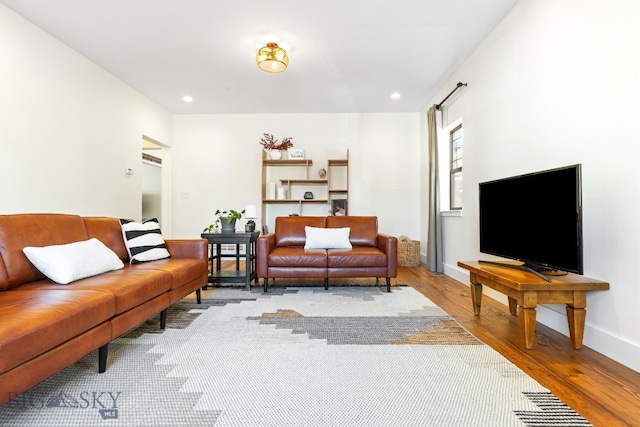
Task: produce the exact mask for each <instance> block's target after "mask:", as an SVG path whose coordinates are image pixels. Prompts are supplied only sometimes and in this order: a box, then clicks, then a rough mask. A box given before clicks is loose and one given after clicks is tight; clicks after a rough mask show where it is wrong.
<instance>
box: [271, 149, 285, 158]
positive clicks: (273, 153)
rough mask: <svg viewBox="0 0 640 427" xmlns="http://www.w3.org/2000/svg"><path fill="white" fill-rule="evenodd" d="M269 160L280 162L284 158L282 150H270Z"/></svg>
mask: <svg viewBox="0 0 640 427" xmlns="http://www.w3.org/2000/svg"><path fill="white" fill-rule="evenodd" d="M269 158H270V159H271V160H280V159H281V158H282V151H281V150H269Z"/></svg>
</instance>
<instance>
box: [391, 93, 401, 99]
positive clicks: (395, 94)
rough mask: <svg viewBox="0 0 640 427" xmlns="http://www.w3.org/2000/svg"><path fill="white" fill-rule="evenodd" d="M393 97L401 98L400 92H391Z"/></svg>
mask: <svg viewBox="0 0 640 427" xmlns="http://www.w3.org/2000/svg"><path fill="white" fill-rule="evenodd" d="M391 99H400V94H399V93H398V92H394V93H392V94H391Z"/></svg>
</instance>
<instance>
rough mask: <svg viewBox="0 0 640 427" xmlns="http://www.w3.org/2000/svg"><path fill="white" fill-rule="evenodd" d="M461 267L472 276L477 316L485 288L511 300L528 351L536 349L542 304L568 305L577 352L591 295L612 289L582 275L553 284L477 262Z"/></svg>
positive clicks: (556, 279)
mask: <svg viewBox="0 0 640 427" xmlns="http://www.w3.org/2000/svg"><path fill="white" fill-rule="evenodd" d="M506 263H509V262H506ZM513 264H514V265H520V264H521V263H518V262H513ZM458 266H460V267H462V268H464V269H465V270H469V272H470V273H471V274H470V277H469V279H470V281H471V301H472V303H473V311H474V313H475V315H476V316H479V315H480V305H481V302H482V286H488V287H489V288H491V289H495V290H496V291H498V292H501V293H503V294H505V295H506V296H507V297H508V298H509V311H510V312H511V314H512V315H514V316H515V315H516V310H517V313H518V316H519V318H520V329H521V331H522V337H523V338H524V346H525V348H526V349H532V348H533V343H534V332H535V328H536V306H537V305H538V304H566V305H567V319H568V321H569V337H570V339H571V344H572V345H573V347H574V348H576V349H579V348H580V347H582V337H583V335H584V321H585V317H586V314H587V313H586V311H585V308H586V306H587V291H601V290H607V289H609V283H607V282H602V281H600V280H595V279H590V278H588V277H584V276H580V275H578V274H571V273H569V274H567V275H566V276H554V277H551V279H552V280H551V282H546V281H544V280H542V279H540V278H539V277H537V276H535V275H534V274H532V273H529V272H526V271H522V270H516V269H512V268H508V267H502V266H498V265H493V264H485V263H480V262H477V261H459V262H458Z"/></svg>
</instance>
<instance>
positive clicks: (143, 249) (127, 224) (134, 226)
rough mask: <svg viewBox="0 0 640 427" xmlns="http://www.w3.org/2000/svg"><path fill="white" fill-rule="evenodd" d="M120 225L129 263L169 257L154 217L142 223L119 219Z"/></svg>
mask: <svg viewBox="0 0 640 427" xmlns="http://www.w3.org/2000/svg"><path fill="white" fill-rule="evenodd" d="M120 225H121V226H122V236H123V237H124V243H125V246H126V247H127V252H129V260H130V262H131V264H137V263H140V262H145V261H155V260H157V259H164V258H169V257H170V255H169V251H167V245H166V244H165V243H164V239H163V238H162V232H161V231H160V224H158V220H157V219H156V218H152V219H149V220H147V221H145V222H143V223H139V222H134V221H130V220H128V219H121V220H120Z"/></svg>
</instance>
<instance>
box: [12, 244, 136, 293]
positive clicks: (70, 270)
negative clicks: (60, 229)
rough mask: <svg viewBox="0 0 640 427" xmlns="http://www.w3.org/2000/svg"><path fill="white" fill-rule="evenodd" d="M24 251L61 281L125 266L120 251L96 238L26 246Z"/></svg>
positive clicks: (53, 278)
mask: <svg viewBox="0 0 640 427" xmlns="http://www.w3.org/2000/svg"><path fill="white" fill-rule="evenodd" d="M22 252H24V254H25V255H26V257H27V258H28V259H29V261H31V263H32V264H33V265H34V266H35V267H36V268H37V269H38V270H40V271H41V272H42V274H44V275H45V276H47V277H48V278H49V279H51V280H53V281H54V282H56V283H60V284H62V285H66V284H68V283H71V282H73V281H75V280H79V279H83V278H85V277H89V276H95V275H97V274H100V273H105V272H107V271H112V270H119V269H121V268H123V267H124V264H123V263H122V260H120V258H118V255H116V253H115V252H113V251H112V250H111V249H109V248H108V247H107V246H106V245H105V244H104V243H102V242H101V241H100V240H98V239H95V238H93V239H89V240H84V241H81V242H74V243H68V244H66V245H52V246H44V247H35V246H27V247H25V248H24V249H22Z"/></svg>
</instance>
